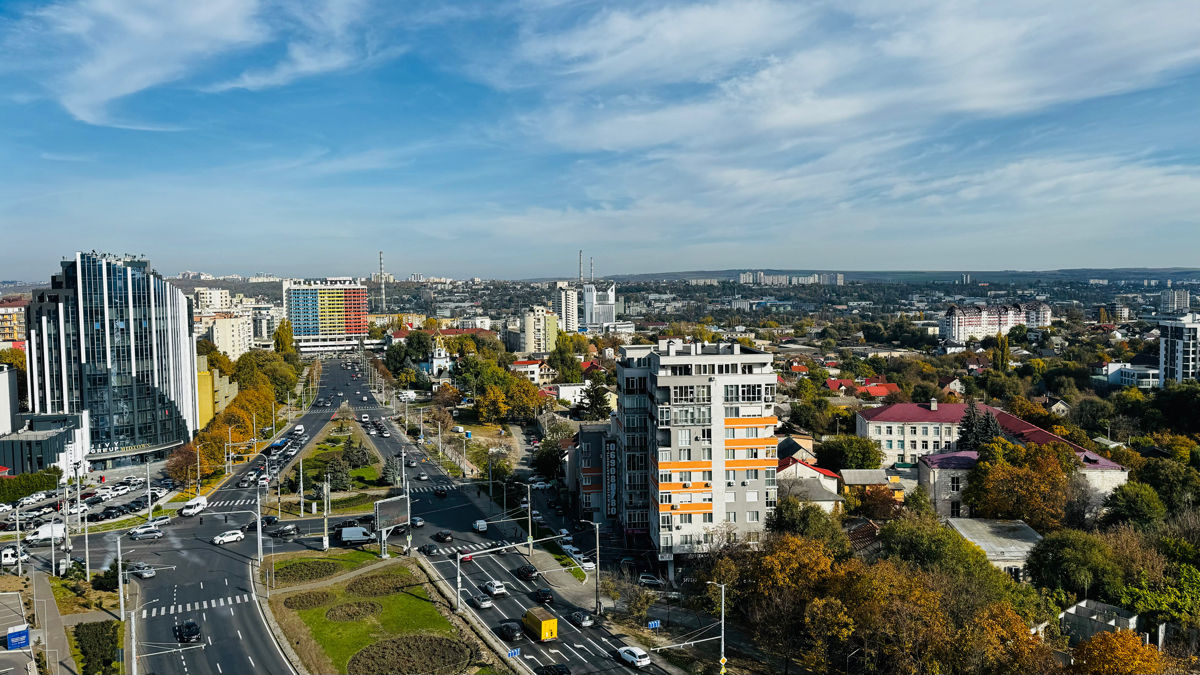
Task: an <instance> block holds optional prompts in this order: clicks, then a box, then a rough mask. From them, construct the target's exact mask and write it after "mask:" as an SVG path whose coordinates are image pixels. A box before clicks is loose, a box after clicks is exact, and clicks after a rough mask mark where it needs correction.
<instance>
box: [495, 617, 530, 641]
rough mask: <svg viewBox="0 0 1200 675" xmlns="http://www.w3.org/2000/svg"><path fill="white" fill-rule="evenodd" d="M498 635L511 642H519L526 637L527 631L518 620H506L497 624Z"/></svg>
mask: <svg viewBox="0 0 1200 675" xmlns="http://www.w3.org/2000/svg"><path fill="white" fill-rule="evenodd" d="M496 635H499V636H500V637H501V638H503V639H504V640H507V641H509V642H518V641H520V640H524V639H525V631H524V630H522V629H521V624H519V623H517V622H516V621H505V622H504V623H502V624H500V625H499V626H496Z"/></svg>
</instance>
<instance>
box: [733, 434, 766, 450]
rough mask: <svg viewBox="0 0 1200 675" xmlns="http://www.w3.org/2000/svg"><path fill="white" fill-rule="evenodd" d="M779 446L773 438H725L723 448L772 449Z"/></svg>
mask: <svg viewBox="0 0 1200 675" xmlns="http://www.w3.org/2000/svg"><path fill="white" fill-rule="evenodd" d="M778 445H779V440H778V439H776V438H775V437H774V436H767V437H766V438H726V439H725V447H727V448H774V447H777V446H778Z"/></svg>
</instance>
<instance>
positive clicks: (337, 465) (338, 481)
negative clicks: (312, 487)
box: [325, 457, 353, 492]
mask: <svg viewBox="0 0 1200 675" xmlns="http://www.w3.org/2000/svg"><path fill="white" fill-rule="evenodd" d="M325 472H326V474H327V475H328V476H329V489H330V490H332V491H333V492H347V491H349V490H350V489H351V488H352V487H353V483H352V482H351V480H350V465H349V464H347V462H346V460H344V459H342V458H341V457H334V458H333V459H331V460H329V463H328V464H326V465H325Z"/></svg>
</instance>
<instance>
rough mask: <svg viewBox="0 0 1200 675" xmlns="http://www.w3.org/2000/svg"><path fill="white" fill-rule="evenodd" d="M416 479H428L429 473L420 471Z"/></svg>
mask: <svg viewBox="0 0 1200 675" xmlns="http://www.w3.org/2000/svg"><path fill="white" fill-rule="evenodd" d="M417 480H429V474H427V473H425V472H423V471H422V472H421V473H419V474H417Z"/></svg>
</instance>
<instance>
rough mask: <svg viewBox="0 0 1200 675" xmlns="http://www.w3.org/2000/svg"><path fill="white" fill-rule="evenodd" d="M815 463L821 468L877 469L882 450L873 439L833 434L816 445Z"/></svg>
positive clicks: (838, 469)
mask: <svg viewBox="0 0 1200 675" xmlns="http://www.w3.org/2000/svg"><path fill="white" fill-rule="evenodd" d="M816 454H817V464H819V465H820V466H821V468H823V469H829V470H830V471H841V470H842V469H878V468H879V466H880V464H881V463H882V462H883V452H882V451H881V450H880V449H879V447H878V446H876V445H875V442H874V441H871V440H870V439H866V438H860V437H858V436H834V437H832V438H827V439H825V440H824V441H822V442H821V444H820V445H818V446H817V451H816Z"/></svg>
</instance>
